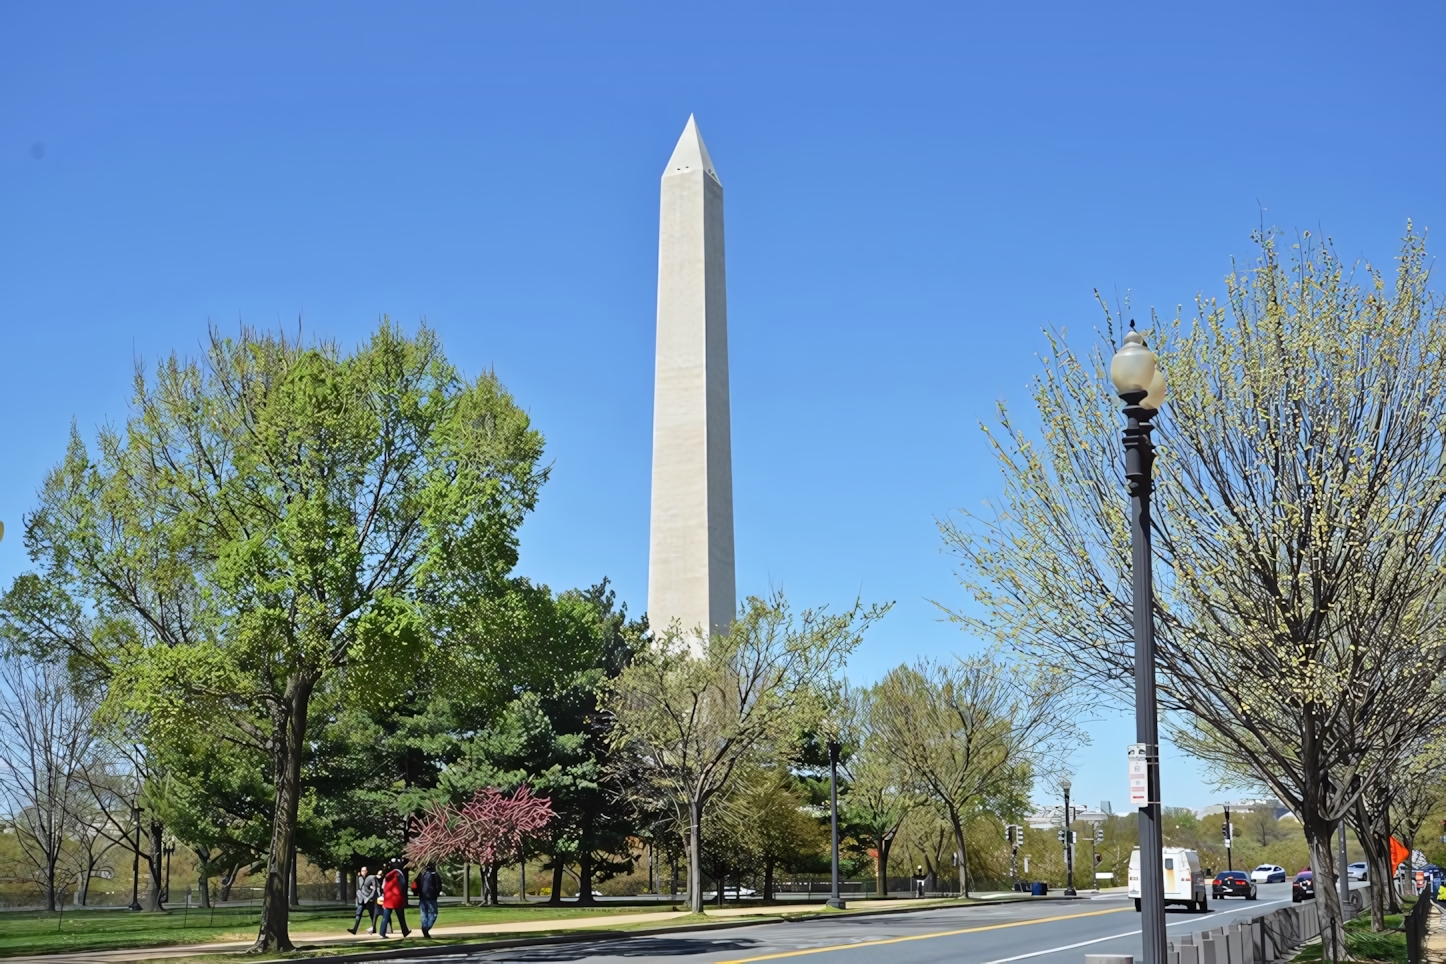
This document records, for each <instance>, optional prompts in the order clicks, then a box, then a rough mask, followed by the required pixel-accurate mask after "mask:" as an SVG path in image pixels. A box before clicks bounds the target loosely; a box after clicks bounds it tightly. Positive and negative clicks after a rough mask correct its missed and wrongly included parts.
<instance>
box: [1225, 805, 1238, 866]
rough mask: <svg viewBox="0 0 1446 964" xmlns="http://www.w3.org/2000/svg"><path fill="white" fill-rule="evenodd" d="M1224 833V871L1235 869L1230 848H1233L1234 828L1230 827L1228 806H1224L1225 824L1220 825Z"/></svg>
mask: <svg viewBox="0 0 1446 964" xmlns="http://www.w3.org/2000/svg"><path fill="white" fill-rule="evenodd" d="M1222 826H1223V828H1224V833H1225V869H1226V870H1234V869H1235V857H1234V855H1233V854H1231V852H1230V848H1231V847H1233V846H1235V828H1234V827H1232V826H1230V804H1228V803H1227V804H1226V805H1225V823H1224V824H1223V825H1222Z"/></svg>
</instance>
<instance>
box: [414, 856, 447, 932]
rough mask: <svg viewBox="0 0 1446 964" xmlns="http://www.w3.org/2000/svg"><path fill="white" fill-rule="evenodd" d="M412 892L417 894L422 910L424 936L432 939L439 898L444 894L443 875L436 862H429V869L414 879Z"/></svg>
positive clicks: (418, 904)
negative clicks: (439, 871)
mask: <svg viewBox="0 0 1446 964" xmlns="http://www.w3.org/2000/svg"><path fill="white" fill-rule="evenodd" d="M412 893H414V894H416V895H417V906H418V907H420V908H421V910H422V936H423V937H425V938H427V939H429V940H430V939H431V937H432V928H433V927H434V926H436V923H437V898H438V897H440V896H442V875H441V874H439V873H437V865H436V864H434V863H429V864H427V869H426V870H424V871H422V873H421V874H420V875H419V876H418V877H417V879H416V880H414V881H412Z"/></svg>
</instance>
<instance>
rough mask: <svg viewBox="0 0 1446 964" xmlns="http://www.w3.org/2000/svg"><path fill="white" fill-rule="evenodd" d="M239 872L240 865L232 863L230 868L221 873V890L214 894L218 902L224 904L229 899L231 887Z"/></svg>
mask: <svg viewBox="0 0 1446 964" xmlns="http://www.w3.org/2000/svg"><path fill="white" fill-rule="evenodd" d="M240 873H241V865H240V864H233V865H232V867H231V869H230V870H228V871H226V872H225V873H223V874H222V875H221V892H220V893H219V894H217V895H216V899H217V900H218V901H219V902H221V903H223V904H224V903H225V902H226V901H228V900H230V899H231V888H232V887H233V886H234V885H235V883H236V877H237V875H238V874H240Z"/></svg>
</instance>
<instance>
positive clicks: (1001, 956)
mask: <svg viewBox="0 0 1446 964" xmlns="http://www.w3.org/2000/svg"><path fill="white" fill-rule="evenodd" d="M1289 903H1290V885H1289V884H1269V885H1262V886H1261V887H1260V898H1259V899H1258V900H1255V901H1245V900H1241V899H1238V898H1236V899H1230V900H1224V901H1212V902H1211V904H1210V910H1209V912H1207V913H1204V914H1197V913H1190V912H1186V911H1184V910H1183V909H1181V910H1178V911H1177V910H1173V909H1172V910H1171V911H1170V912H1169V915H1168V917H1169V919H1168V921H1167V927H1168V928H1169V933H1170V935H1171V936H1174V935H1177V934H1189V933H1192V932H1194V931H1198V930H1205V929H1209V928H1212V927H1218V926H1220V925H1221V924H1224V923H1228V922H1229V921H1231V920H1233V919H1235V918H1249V917H1253V916H1255V915H1256V914H1261V913H1265V912H1267V911H1271V910H1274V909H1275V908H1277V907H1280V906H1283V905H1286V904H1289ZM1085 954H1134V955H1135V956H1136V957H1137V958H1138V956H1139V954H1140V918H1139V915H1138V914H1137V913H1135V909H1134V902H1133V901H1130V900H1128V899H1126V898H1124V897H1122V896H1116V895H1107V896H1100V897H1094V898H1087V899H1081V900H1074V901H1049V902H1034V903H1017V904H1000V905H995V906H989V905H983V906H980V905H975V906H971V907H952V908H946V909H942V910H936V911H922V912H918V913H912V914H886V915H875V916H859V917H844V918H835V919H832V920H828V919H824V920H812V921H788V922H784V923H776V924H760V925H757V926H754V927H741V928H734V929H719V930H709V931H692V932H688V933H682V934H670V935H657V936H652V937H649V936H639V937H616V938H606V939H601V940H597V941H589V942H587V943H579V944H561V945H552V946H542V947H519V948H513V949H502V950H495V951H478V952H475V953H471V954H439V955H437V956H436V957H429V958H427V960H429V961H436V962H447V964H464V962H465V964H514V962H515V964H649V962H663V961H670V962H675V964H676V962H687V964H749V962H754V961H773V960H784V959H789V958H799V959H801V960H802V959H806V960H807V962H808V964H879V962H880V960H881V959H882V960H887V961H888V962H889V964H936V962H937V964H1012V962H1016V961H1019V962H1025V961H1027V962H1028V964H1083V960H1084V955H1085ZM398 960H399V961H400V960H402V959H401V958H398ZM411 960H412V961H415V960H416V959H415V958H412V959H411Z"/></svg>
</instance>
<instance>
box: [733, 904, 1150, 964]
mask: <svg viewBox="0 0 1446 964" xmlns="http://www.w3.org/2000/svg"><path fill="white" fill-rule="evenodd" d="M1124 910H1134V908H1133V907H1130V906H1129V905H1128V904H1127V905H1125V906H1124V907H1111V908H1110V909H1109V910H1092V911H1087V912H1085V913H1083V914H1061V915H1059V916H1058V917H1036V918H1034V919H1033V920H1016V921H1009V922H1008V923H1005V924H985V925H984V926H982V927H964V928H960V929H959V930H956V931H936V932H934V933H932V934H910V935H908V936H907V937H886V938H883V939H881V940H877V941H859V942H858V943H856V944H834V945H832V946H830V947H806V948H804V949H803V950H799V951H780V952H779V953H777V954H760V955H759V956H757V957H740V958H738V959H736V960H732V961H719V962H718V964H752V962H753V961H776V960H778V959H779V958H781V957H802V956H803V955H805V954H824V953H827V952H828V951H851V950H853V949H854V948H856V947H879V946H881V945H884V944H902V943H904V942H905V941H927V940H932V939H933V938H936V937H954V936H956V935H958V934H977V933H979V932H980V931H997V930H1002V929H1004V928H1006V927H1028V926H1029V925H1031V924H1049V923H1052V922H1054V921H1058V920H1074V919H1076V918H1079V917H1098V916H1100V915H1101V914H1118V913H1119V912H1120V911H1124Z"/></svg>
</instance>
